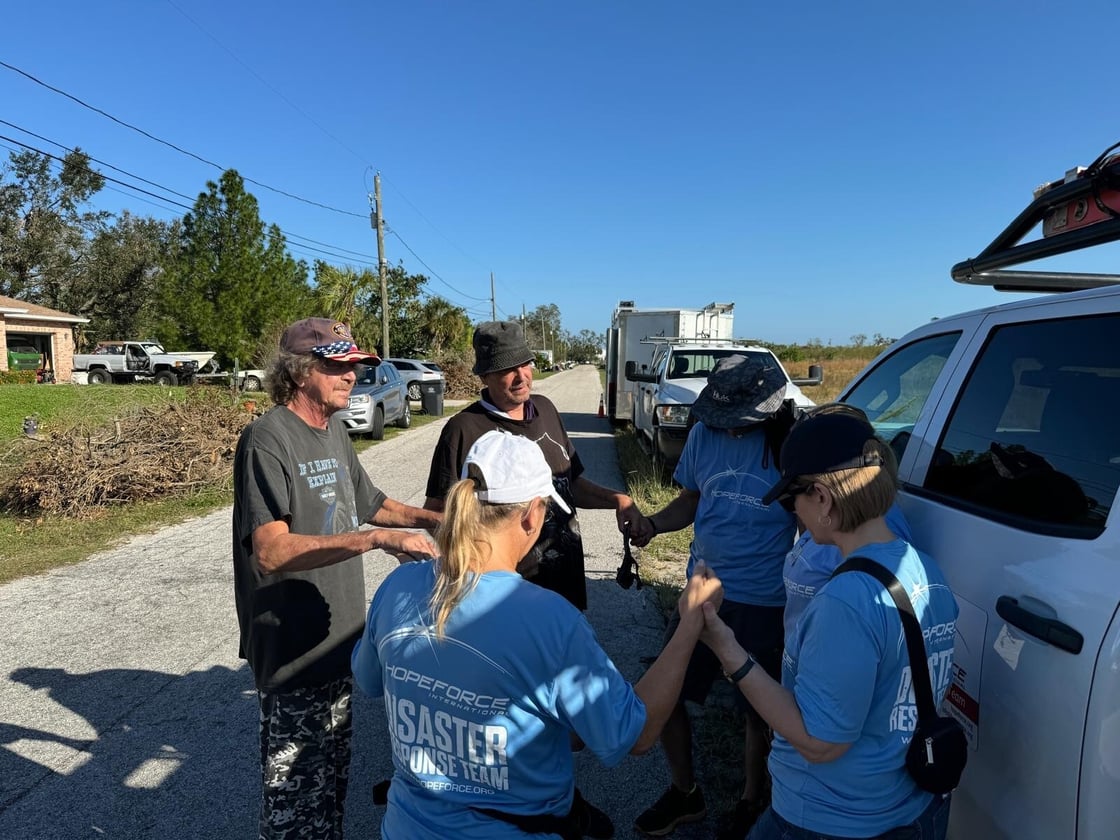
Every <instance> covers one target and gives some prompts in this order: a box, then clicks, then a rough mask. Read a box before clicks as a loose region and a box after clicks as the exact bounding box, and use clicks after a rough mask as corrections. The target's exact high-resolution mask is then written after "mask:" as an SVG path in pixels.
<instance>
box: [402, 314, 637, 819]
mask: <svg viewBox="0 0 1120 840" xmlns="http://www.w3.org/2000/svg"><path fill="white" fill-rule="evenodd" d="M472 344H473V345H474V367H473V371H474V373H475V374H476V375H477V376H478V378H479V379H481V380H482V386H483V387H482V393H481V395H480V397H479V400H478V402H476V403H474V404H473V405H469V406H467V407H466V408H465V409H463V410H462V411H460V412H459V413H458V414H456V415H455V416H454V417H452V418H451V419H450V420H448V421H447V423H446V425H444V427H443V432H442V433H441V434H440V437H439V442H438V443H437V444H436V448H435V452H433V453H432V463H431V467H430V469H429V471H428V486H427V490H426V495H427V500H426V501H425V502H424V507H426V508H428V509H429V510H436V511H442V510H443V509H444V501H445V499H446V498H447V495H448V493H449V492H450V490H451V488H452V487H453V486H454V485H455V484H456V483H457V482H458V481H459V480H460V477H461V471H462V468H463V463H464V462H465V460H466V457H467V454H468V452H470V450H471V447H472V446H473V445H474V444H475V443H476V442H477V441H478V440H479V438H481V437H482V436H483V435H484V434H486V433H487V432H490V431H493V430H494V429H500V430H503V431H506V432H510V433H511V434H514V435H520V436H522V437H527V438H529V439H530V440H532V441H533V442H535V443H536V444H537V445H538V446H539V447H540V450H541V452H542V453H544V457H545V460H546V461H547V462H548V466H549V468H550V469H551V471H552V482H553V485H554V486H555V488H556V492H557V494H558V495H559V496H560V498H561V499H563V500H564V502H565V504H566V505H567V507H568V508H570V510H568V511H566V510H564V508H563V507H561V506H560V505H559V504H557V503H556V502H555V501H553V502H551V503H550V505H549V509H548V511H549V512H548V517H547V518H546V520H545V522H544V526H543V527H542V528H541V531H540V535H539V537H538V538H537V540H536V542H535V543H534V544H533V546H532V548H531V549H530V550H529V553H528V554H527V555H525V557H524V559H523V560H522V561H521V563H520V564H519V565H518V567H517V571H518V572H520V573H521V575H522V576H523V577H525V578H526V579H528V580H531V581H532V582H533V583H535V584H537V585H539V586H542V587H544V588H545V589H550V590H552V591H553V592H556V593H558V594H559V595H562V596H563V597H564V598H566V599H567V600H568V601H569V602H570V603H571V604H572V605H573V606H575V607H576V608H577V609H580V610H585V609H587V580H586V577H585V575H584V557H583V540H582V538H581V537H580V532H579V520H578V519H577V518H576V514H575V511H576V509H577V508H605V509H609V510H613V511H615V517H616V519H617V522H618V529H619V531H622V532H623V533H625V532H626V529H627V528H629V529H630V534H631V536H632V537H634V536H635V535H637V536H643V535H644V534H645V529H646V528H647V527H648V525H647V522H648V520H646V518H645V517H644V516H642V513H641V511H640V510H638V508H637V506H636V505H635V504H634V500H633V499H631V498H630V496H628V495H627V494H626V493H624V492H621V491H619V490H612V489H610V488H607V487H601V486H600V485H598V484H596V483H594V482H593V481H591V480H590V479H589V478H588V477H587V476H586V475H584V467H583V462H582V461H581V460H580V457H579V453H577V452H576V449H575V447H574V446H573V445H572V442H571V440H570V439H569V437H568V433H567V431H566V430H565V429H564V424H563V422H562V421H561V420H560V413H559V412H558V411H557V410H556V406H555V405H553V404H552V402H551V401H550V400H548V399H547V398H546V397H542V396H540V395H539V394H533V358H534V355H535V354H534V353H533V351H532V350H530V349H529V345H528V343H527V342H526V340H525V333H524V331H523V330H522V328H521V325H520V324H518V323H517V322H516V321H486V322H484V323H481V324H479V325H478V327H477V328H476V329H475V331H474V337H473V339H472ZM577 800H578V801H580V802H581V803H582V804H581V807H586V808H587V812H586V814H584V821H585V823H586V825H587V826H588V828H587V829H585V831H584V836H587V837H610V836H612V835H613V832H614V828H613V826H612V825H611V821H610V819H609V818H608V817H607V815H606V814H604V813H602V812H601V811H599V810H598V809H597V808H595V807H594V806H592V805H590V803H587V802H586V801H585V800H583V799H582V797H577Z"/></svg>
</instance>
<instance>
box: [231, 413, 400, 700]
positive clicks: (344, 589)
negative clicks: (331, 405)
mask: <svg viewBox="0 0 1120 840" xmlns="http://www.w3.org/2000/svg"><path fill="white" fill-rule="evenodd" d="M233 480H234V497H233V498H234V502H233V571H234V594H235V596H236V601H237V619H238V623H239V625H240V627H241V646H240V655H241V656H242V657H243V658H244V659H247V660H248V661H249V665H250V667H251V668H252V669H253V676H254V678H255V680H256V684H257V688H258V689H260V690H261V691H289V690H291V689H293V688H299V687H303V686H309V685H322V684H324V683H327V682H330V681H332V680H335V679H338V678H339V677H344V676H348V675H349V674H350V652H351V650H353V647H354V642H355V641H356V640H357V638H358V637H359V636H360V635H361V632H362V625H363V621H364V619H365V607H366V603H365V580H364V575H363V569H362V558H361V556H360V555H359V556H356V557H352V558H350V559H349V560H344V561H343V562H341V563H335V564H334V565H331V566H324V567H323V568H320V569H311V570H309V571H305V572H276V573H273V574H268V575H262V574H261V573H260V571H259V570H258V568H257V563H256V559H255V558H254V557H253V553H252V551H253V543H252V536H253V531H255V530H256V529H257V528H259V527H260V526H261V525H265V524H268V523H270V522H276V521H278V520H285V521H287V523H288V528H289V530H290V531H291V533H293V534H341V533H345V532H347V531H355V530H357V529H358V526H359V525H360V524H361V523H363V522H366V521H368V520H369V519H370V517H372V516H373V515H374V514H375V513H376V512H377V510H378V508H380V507H381V505H382V503H383V502H384V501H385V494H384V493H382V492H381V491H380V490H378V489H377V488H376V487H374V486H373V483H372V482H371V481H370V479H369V476H368V475H367V474H366V471H365V469H363V467H362V465H361V464H360V463H359V462H358V457H357V454H356V453H355V452H354V447H353V444H351V443H350V439H349V436H348V435H347V433H346V429H345V428H344V426H343V425H342V423H341V422H336V421H332V422H331V423H330V424H329V426H328V428H327V429H326V430H323V429H315V428H312V427H311V426H309V425H307V423H305V422H304V421H303V420H301V419H300V418H299V417H297V416H296V415H295V414H293V413H292V412H291V411H289V410H288V409H287V408H284V407H276V408H273V409H272V410H270V411H269V412H268V413H267V414H265V415H264V416H263V417H261V418H259V419H258V420H255V421H254V422H253V423H251V424H250V425H249V426H247V427H246V429H245V431H244V432H242V434H241V439H240V440H239V441H238V444H237V454H236V457H235V459H234V467H233Z"/></svg>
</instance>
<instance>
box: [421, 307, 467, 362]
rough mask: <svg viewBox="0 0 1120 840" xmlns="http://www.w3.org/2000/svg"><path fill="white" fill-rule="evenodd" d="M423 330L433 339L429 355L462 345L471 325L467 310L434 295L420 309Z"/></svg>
mask: <svg viewBox="0 0 1120 840" xmlns="http://www.w3.org/2000/svg"><path fill="white" fill-rule="evenodd" d="M420 321H421V331H422V332H423V333H425V334H427V335H428V337H429V338H430V339H431V346H430V347H429V348H428V353H429V355H438V354H440V353H443V352H444V351H445V350H447V349H449V348H453V347H461V346H462V345H463V344H464V341H465V339H466V336H467V335H468V334H469V330H470V327H471V322H470V318H468V317H467V313H466V310H464V309H463V308H462V307H459V306H455V305H454V304H453V303H451V302H450V301H448V300H446V299H444V298H441V297H438V296H435V295H433V296H432V297H430V298H428V299H427V300H426V301H424V305H423V306H422V307H421V309H420Z"/></svg>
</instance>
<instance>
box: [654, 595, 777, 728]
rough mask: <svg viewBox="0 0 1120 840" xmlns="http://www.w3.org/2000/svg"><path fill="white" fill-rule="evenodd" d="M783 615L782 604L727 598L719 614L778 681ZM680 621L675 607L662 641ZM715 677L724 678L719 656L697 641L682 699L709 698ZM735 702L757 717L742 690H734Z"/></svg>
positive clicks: (699, 701) (686, 673)
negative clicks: (729, 599)
mask: <svg viewBox="0 0 1120 840" xmlns="http://www.w3.org/2000/svg"><path fill="white" fill-rule="evenodd" d="M784 615H785V607H759V606H756V605H754V604H742V603H739V602H738V601H728V600H726V599H725V600H724V602H723V604H722V605H721V606H720V608H719V617H720V618H721V619H723V622H724V624H726V625H727V626H728V627H730V628H731V630H732V632H734V633H735V639H736V641H738V642H739V644H741V645H742V646H743V648H744V649H745V650H747V651H748V652H749V653H750V654H751V656H753V657H754V658H755V659H757V660H758V664H759V665H761V666H762V668H763V669H764V670H765V671H766V673H767V674H769V675H770V676H771V677H773V678H774V679H775V680H778V681H779V682H780V681H781V679H782V648H783V646H784V644H785V637H784V633H785V628H784V625H783V623H782V619H783V617H784ZM680 621H681V616H680V613H679V612H678V611H677V610H675V609H674V610H673V615H672V616H671V617H670V618H669V626H668V627H667V628H665V643H668V641H669V639H671V638H672V637H673V633H675V632H676V630H677V625H678V624H680ZM717 679H723V667H722V666H721V665H720V663H719V659H718V658H717V657H716V655H715V654H714V653H712V649H711V648H710V647H708V646H707V645H706V644H704V643H703V642H697V644H696V650H694V651H693V653H692V658H691V659H690V660H689V661H688V669H687V670H686V671H685V672H684V685H683V686H682V688H681V700H691V701H692V702H693V703H703V702H704V701H705V700H706V699H707V698H708V692H709V691H710V690H711V688H712V683H713V682H715V681H716V680H717ZM735 702H736V704H737V705H738V706H739V707H740V708H742V709H746V710H747V714H748V715H749V716H750V717H751V718H752V719H754V720H756V721H757V720H759V717H758V715H757V714H756V713H755V711H754V709H752V708H751V706H750V704H749V703H748V702H747V700H746V698H745V697H743V694H742V692H740V691H736V692H735Z"/></svg>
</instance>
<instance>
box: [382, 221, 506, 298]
mask: <svg viewBox="0 0 1120 840" xmlns="http://www.w3.org/2000/svg"><path fill="white" fill-rule="evenodd" d="M389 233H391V234H393V236H395V237H397V239H398V240H400V243H401V244H402V245H403V246H404V247H405V248H406V249H407V250H408V253H410V254H412V256H414V257H416V259H417V261H418V262H419V263H420V265H422V266H424V268H426V269H428V271H430V272H432V276H433V277H435V278H436V279H437V280H439V282H441V283H443V285H445V286H447V288H449V289H451V291H453V292H455V294H458V295H462V296H463V297H465V298H467V299H468V300H477V301H480V302H483V303H486V302H488V301H489V300H490V298H480V297H475V296H474V295H468V294H467V293H466V292H464V291H461V290H460V289H456V288H455V287H454V286H452V285H451V284H450V283H448V282H447V281H446V280H444V279H443V278H442V277H440V276H439V275H438V274H436V272H435V269H433V268H432V267H431V266H430V265H428V264H427V263H426V262H424V261H423V260H422V259H420V255H419V254H417V253H416V252H415V251H413V250H412V248H410V247H409V244H408V243H407V242H405V241H404V240H403V239H401V235H400V234H399V233H397V232H396V231H395V230H390V231H389Z"/></svg>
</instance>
